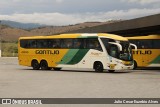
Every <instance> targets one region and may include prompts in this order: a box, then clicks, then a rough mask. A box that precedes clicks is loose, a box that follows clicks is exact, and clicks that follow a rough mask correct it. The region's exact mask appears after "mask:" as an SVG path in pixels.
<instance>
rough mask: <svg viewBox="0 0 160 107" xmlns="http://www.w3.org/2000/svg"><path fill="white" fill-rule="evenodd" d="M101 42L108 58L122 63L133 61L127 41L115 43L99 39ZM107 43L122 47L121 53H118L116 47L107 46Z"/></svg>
mask: <svg viewBox="0 0 160 107" xmlns="http://www.w3.org/2000/svg"><path fill="white" fill-rule="evenodd" d="M101 40H102V42H103V44H104V46H105V48H106V50H107V52H108V54H109V55H110V56H112V57H114V58H118V59H121V60H124V61H131V60H133V57H132V51H131V47H130V45H129V42H128V41H115V40H113V39H108V38H101ZM109 42H115V43H119V44H120V45H121V46H122V51H119V49H118V46H116V45H114V44H109Z"/></svg>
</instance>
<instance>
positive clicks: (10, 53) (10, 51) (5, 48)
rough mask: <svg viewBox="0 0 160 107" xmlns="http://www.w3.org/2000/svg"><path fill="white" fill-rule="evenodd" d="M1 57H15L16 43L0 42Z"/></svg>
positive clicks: (16, 53) (16, 52) (16, 54)
mask: <svg viewBox="0 0 160 107" xmlns="http://www.w3.org/2000/svg"><path fill="white" fill-rule="evenodd" d="M1 50H2V57H17V56H18V43H17V42H2V43H1Z"/></svg>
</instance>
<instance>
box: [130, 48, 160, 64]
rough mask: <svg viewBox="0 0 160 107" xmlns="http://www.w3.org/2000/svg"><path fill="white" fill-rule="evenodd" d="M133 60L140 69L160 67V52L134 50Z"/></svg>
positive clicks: (155, 50) (154, 50) (156, 50)
mask: <svg viewBox="0 0 160 107" xmlns="http://www.w3.org/2000/svg"><path fill="white" fill-rule="evenodd" d="M133 58H134V60H135V61H136V62H137V66H138V67H160V51H159V50H158V49H138V50H137V51H134V50H133Z"/></svg>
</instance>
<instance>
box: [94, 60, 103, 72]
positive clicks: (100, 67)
mask: <svg viewBox="0 0 160 107" xmlns="http://www.w3.org/2000/svg"><path fill="white" fill-rule="evenodd" d="M94 69H95V71H96V72H103V64H102V63H101V62H95V64H94Z"/></svg>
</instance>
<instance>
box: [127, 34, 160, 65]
mask: <svg viewBox="0 0 160 107" xmlns="http://www.w3.org/2000/svg"><path fill="white" fill-rule="evenodd" d="M127 38H128V39H129V41H130V42H131V43H134V44H136V45H137V47H138V50H137V51H135V50H133V58H134V65H135V66H134V68H136V67H160V35H148V36H134V37H127Z"/></svg>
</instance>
